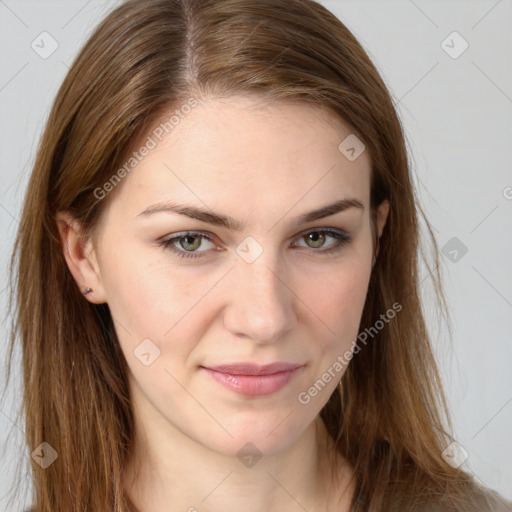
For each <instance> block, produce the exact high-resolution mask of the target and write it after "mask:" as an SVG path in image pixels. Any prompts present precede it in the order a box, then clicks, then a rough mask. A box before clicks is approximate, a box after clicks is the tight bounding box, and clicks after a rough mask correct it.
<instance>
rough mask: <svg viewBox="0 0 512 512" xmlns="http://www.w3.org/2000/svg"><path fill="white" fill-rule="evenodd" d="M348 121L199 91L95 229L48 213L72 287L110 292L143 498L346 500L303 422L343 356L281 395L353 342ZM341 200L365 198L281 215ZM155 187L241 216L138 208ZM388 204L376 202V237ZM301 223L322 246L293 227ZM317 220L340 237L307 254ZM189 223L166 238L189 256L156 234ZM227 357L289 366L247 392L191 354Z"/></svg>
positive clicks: (363, 188)
mask: <svg viewBox="0 0 512 512" xmlns="http://www.w3.org/2000/svg"><path fill="white" fill-rule="evenodd" d="M351 133H353V131H352V130H351V129H350V127H349V126H348V125H347V124H345V123H343V122H341V121H340V120H339V119H338V118H335V117H333V116H331V115H330V114H329V113H328V112H326V111H323V110H320V109H318V108H317V107H312V106H308V105H305V104H292V103H284V102H279V103H273V104H271V105H266V106H262V105H261V104H258V101H257V100H255V99H254V98H251V97H231V98H228V99H223V100H220V99H210V100H208V101H205V102H203V103H201V104H200V105H199V106H197V107H195V108H194V109H192V111H191V113H190V114H188V115H187V116H186V117H185V118H184V119H183V120H181V122H180V123H179V125H178V126H176V127H175V128H174V130H172V131H171V132H170V133H169V134H168V135H167V136H166V137H165V139H164V140H163V141H162V142H160V143H159V144H158V146H157V147H156V148H155V149H153V150H152V151H150V153H149V154H148V155H147V156H146V157H145V158H144V159H143V160H142V161H141V162H140V163H139V164H138V165H137V166H136V167H135V168H134V169H133V170H132V171H131V173H130V174H129V175H128V176H127V177H125V178H124V179H123V181H122V183H121V184H120V185H118V186H117V187H118V188H117V189H116V191H115V194H113V196H112V197H109V198H108V201H109V204H108V207H107V209H106V211H105V215H104V216H103V217H102V221H101V224H100V226H99V231H98V237H97V239H94V240H93V239H89V240H87V241H84V240H83V239H80V238H79V236H78V235H79V225H78V223H76V222H75V221H74V219H72V218H71V217H70V216H69V215H67V214H66V213H65V212H62V213H61V214H59V221H60V222H59V229H60V232H61V238H62V241H63V247H64V254H65V256H66V260H67V263H68V266H69V269H70V271H71V273H72V274H73V276H74V278H75V280H76V282H77V284H78V285H79V286H80V289H81V290H83V289H84V288H85V287H90V288H92V289H93V292H92V293H90V294H88V295H87V296H85V297H84V300H89V301H91V302H93V303H104V302H106V303H108V305H109V308H110V311H111V312H112V315H113V317H114V319H115V325H116V331H117V335H118V338H119V343H120V345H121V347H122V350H123V353H124V354H125V357H126V359H127V362H128V365H129V369H130V374H129V384H130V389H131V394H132V401H133V412H134V417H135V421H136V430H137V434H136V449H135V451H134V453H133V454H132V457H131V459H130V461H129V462H128V464H127V467H126V489H127V490H128V492H129V494H130V496H131V497H132V499H133V500H134V503H135V504H136V505H137V506H138V507H140V509H141V510H144V511H145V512H157V511H163V510H172V511H175V510H176V511H185V510H190V511H192V510H194V509H196V510H198V511H207V510H211V511H213V510H216V511H218V510H224V511H235V510H237V511H238V510H245V511H248V512H252V511H254V512H256V511H261V510H267V511H282V510H287V511H290V512H294V511H297V512H298V511H303V510H304V509H306V510H308V511H323V510H335V509H336V510H338V511H340V510H341V511H343V510H346V511H348V510H349V505H350V500H351V498H352V493H353V492H354V481H352V482H350V481H349V479H350V476H351V474H352V470H353V468H351V467H350V466H349V465H348V463H347V462H346V461H345V459H344V458H341V459H340V461H341V462H340V463H339V464H338V469H337V470H336V472H335V473H334V474H332V475H331V474H330V472H329V466H328V464H329V461H330V457H331V456H332V449H331V445H330V443H331V440H330V438H329V437H328V435H327V432H326V429H325V425H324V424H323V422H322V421H321V420H320V418H319V412H320V410H321V409H322V407H323V406H324V405H325V403H326V402H327V400H328V398H329V396H330V395H331V394H332V392H333V391H334V389H335V387H336V385H337V384H338V383H339V379H340V378H341V377H342V375H343V372H344V370H345V368H344V369H343V371H340V372H339V373H337V374H336V378H333V379H332V380H331V381H330V382H329V383H327V384H326V385H325V388H324V389H323V390H322V391H321V392H319V393H318V395H317V396H315V397H313V398H311V401H310V402H309V403H308V404H301V403H299V401H298V399H297V397H298V394H299V393H300V392H302V391H305V390H306V391H307V390H308V388H310V387H311V386H312V384H313V383H314V382H315V381H317V380H318V379H319V378H320V377H321V376H322V374H323V373H324V372H325V371H326V370H327V369H328V368H329V367H332V365H333V363H334V362H335V361H336V359H337V357H338V356H339V355H340V354H343V353H344V352H345V351H346V350H348V349H350V348H351V345H352V342H353V341H354V340H355V339H356V337H357V334H358V328H359V322H360V319H361V314H362V311H363V306H364V303H365V298H366V294H367V290H368V283H369V278H370V274H371V270H372V266H373V264H374V262H375V260H374V257H373V248H372V236H371V230H370V227H371V224H370V211H369V201H370V169H371V165H370V157H369V155H368V152H367V151H364V152H363V153H362V154H361V155H360V156H359V157H358V158H357V159H356V160H354V161H349V160H348V159H347V158H346V157H345V156H344V155H343V154H342V153H341V152H340V151H339V150H338V146H339V144H340V142H341V141H343V140H344V139H345V138H346V137H347V136H348V135H349V134H351ZM146 136H147V134H146V135H145V136H144V137H142V138H141V141H143V140H145V138H146ZM138 147H140V146H138ZM343 198H355V199H358V200H359V201H360V202H361V203H362V204H363V206H364V210H363V209H358V208H349V209H347V210H345V211H343V212H339V213H336V214H334V215H331V216H329V217H325V218H323V219H319V220H315V221H313V222H309V223H307V224H302V225H297V224H296V222H295V220H294V219H295V217H297V216H299V215H300V214H303V213H305V212H309V211H311V210H314V209H317V208H320V207H321V206H324V205H327V204H329V203H332V202H334V201H336V200H339V199H343ZM105 200H107V199H105ZM165 200H172V201H175V202H179V203H182V204H183V203H186V204H188V205H194V206H197V207H199V208H204V209H207V210H208V211H210V210H211V211H213V212H215V213H222V214H224V215H229V216H231V217H233V218H235V219H237V220H238V221H240V222H244V223H246V227H245V228H244V229H243V230H242V231H240V232H235V231H230V230H229V229H227V228H225V227H221V226H214V225H212V224H209V223H206V222H203V221H198V220H194V219H192V218H189V217H186V216H182V215H179V214H177V213H169V212H167V213H166V212H160V213H156V214H153V215H150V216H147V217H146V216H138V214H139V213H140V212H142V211H143V210H144V209H145V208H147V207H148V206H150V205H152V204H154V203H157V202H160V201H165ZM388 210H389V203H388V202H387V201H386V202H384V203H383V204H382V205H381V206H380V208H379V212H378V218H377V228H378V233H379V236H380V234H381V233H382V229H383V227H384V225H385V222H386V219H387V215H388ZM312 228H316V230H317V231H316V232H317V234H318V233H319V234H320V236H321V235H322V234H324V236H325V239H324V242H323V244H322V241H321V240H320V241H316V242H315V241H311V240H309V239H308V237H307V236H305V235H304V232H305V231H307V230H311V229H312ZM327 228H334V229H338V230H343V231H345V232H347V233H348V234H349V235H350V236H351V237H352V240H351V241H350V242H349V243H348V244H347V245H342V246H341V247H340V248H339V249H338V250H337V251H333V252H332V253H331V254H327V253H325V252H324V253H322V251H325V250H326V248H330V247H334V246H336V245H337V243H338V242H337V240H336V239H334V238H333V237H332V236H331V235H329V234H325V232H323V231H322V229H324V230H325V229H327ZM187 230H193V231H200V232H202V233H206V234H210V235H211V236H212V241H211V242H210V241H208V240H206V239H201V238H199V242H198V241H197V240H196V239H194V238H192V239H189V240H188V243H189V245H187V241H186V240H183V239H181V244H182V245H180V243H179V242H175V244H174V247H175V248H176V249H177V250H180V249H181V251H183V252H185V251H186V249H187V248H188V249H189V251H190V250H192V251H194V250H195V251H196V253H201V252H202V257H200V258H197V259H193V258H180V257H178V256H177V255H175V254H173V253H172V252H171V250H170V249H169V248H164V247H162V246H160V245H158V240H159V239H162V238H166V239H169V238H171V236H174V235H175V234H182V232H184V231H187ZM248 236H251V237H253V238H254V240H255V241H256V242H252V243H253V244H254V243H257V244H259V247H260V248H261V249H262V251H263V252H262V254H261V255H260V256H259V257H258V258H257V259H256V260H255V261H253V262H251V263H248V262H247V261H245V260H244V259H243V258H242V257H241V256H239V254H238V253H237V252H236V249H237V247H239V246H240V244H241V243H242V242H243V241H244V239H246V237H248ZM317 236H318V235H317ZM191 245H192V246H193V247H192V248H191ZM198 246H199V247H198ZM253 247H254V245H253ZM216 249H218V250H216ZM144 339H150V340H151V343H153V344H154V345H155V346H157V347H158V349H159V350H160V355H159V357H157V358H156V359H155V360H154V361H153V362H152V363H151V365H149V366H145V365H144V364H142V363H141V361H140V360H139V359H138V358H137V357H136V356H135V355H134V350H135V349H136V348H137V346H139V345H140V343H141V342H142V340H144ZM355 357H356V356H355ZM240 361H252V362H257V363H259V364H266V363H270V362H275V361H287V362H293V363H300V364H303V365H304V367H303V368H302V369H301V370H300V371H299V372H297V374H296V375H295V376H294V377H293V378H292V380H290V381H289V382H288V384H287V385H286V386H285V387H284V388H282V389H281V390H279V391H278V392H276V393H274V394H271V395H268V396H258V397H247V396H242V395H239V394H236V393H234V392H233V391H231V390H228V389H225V388H224V387H223V386H221V385H220V384H218V383H217V382H215V381H214V380H213V379H212V378H211V377H210V376H209V375H208V374H206V373H205V372H204V371H202V370H201V369H200V368H199V366H200V365H207V366H212V365H217V364H223V363H228V362H240ZM246 443H252V444H253V445H254V446H256V447H257V449H258V450H259V452H260V453H261V455H262V458H261V459H260V460H259V461H257V463H256V464H254V465H253V466H252V467H246V466H245V465H244V464H243V463H242V462H241V460H240V459H239V458H238V457H237V453H238V452H239V451H240V450H241V449H242V447H244V445H246ZM171 504H172V505H171Z"/></svg>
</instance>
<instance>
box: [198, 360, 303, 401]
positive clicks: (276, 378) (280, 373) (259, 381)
mask: <svg viewBox="0 0 512 512" xmlns="http://www.w3.org/2000/svg"><path fill="white" fill-rule="evenodd" d="M303 366H304V365H301V364H294V363H283V362H278V363H272V364H267V365H263V366H262V365H258V364H254V363H233V364H224V365H220V366H212V367H206V366H201V369H202V370H204V371H205V372H206V373H208V375H210V377H212V378H213V379H214V380H215V381H216V382H218V383H219V384H222V385H223V386H224V387H226V388H228V389H231V390H232V391H235V392H236V393H239V394H241V395H246V396H265V395H270V394H272V393H276V392H277V391H279V390H280V389H282V388H283V387H284V386H285V385H286V384H287V383H288V382H289V381H290V379H291V378H292V377H293V376H294V375H295V374H296V373H297V372H298V371H299V370H300V369H301V368H303Z"/></svg>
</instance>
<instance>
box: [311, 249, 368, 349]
mask: <svg viewBox="0 0 512 512" xmlns="http://www.w3.org/2000/svg"><path fill="white" fill-rule="evenodd" d="M334 269H335V270H334ZM370 272H371V266H370V264H369V263H367V262H366V260H365V259H363V258H359V259H358V258H356V257H354V258H353V259H351V260H350V262H349V261H347V262H346V264H345V265H343V264H340V265H337V266H336V267H333V268H331V269H330V271H329V273H328V275H326V276H324V278H323V279H322V281H320V280H319V281H318V282H322V283H323V284H322V285H321V286H320V285H318V286H310V285H308V286H309V288H308V290H309V291H308V293H307V295H304V296H305V297H307V301H306V303H307V305H308V306H309V307H310V308H311V310H312V311H313V312H314V313H315V315H316V318H317V320H316V323H317V324H318V328H317V333H318V335H317V339H320V340H323V344H322V347H323V351H324V353H325V354H330V355H331V356H332V354H333V353H334V352H337V353H340V352H344V351H345V350H346V349H348V348H349V347H350V345H351V343H352V341H354V340H355V339H356V337H357V334H358V329H359V325H360V321H361V316H362V312H363V308H364V304H365V301H366V295H367V292H368V284H369V278H370ZM318 277H320V276H318ZM309 282H310V280H308V283H309Z"/></svg>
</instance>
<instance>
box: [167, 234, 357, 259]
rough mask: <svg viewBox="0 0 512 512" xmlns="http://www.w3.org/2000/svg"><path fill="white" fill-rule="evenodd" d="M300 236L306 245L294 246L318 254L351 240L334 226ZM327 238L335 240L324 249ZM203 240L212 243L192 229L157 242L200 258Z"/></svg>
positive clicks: (175, 252) (184, 254)
mask: <svg viewBox="0 0 512 512" xmlns="http://www.w3.org/2000/svg"><path fill="white" fill-rule="evenodd" d="M300 237H301V238H302V239H304V240H305V241H306V242H307V244H308V245H306V246H303V245H295V247H307V248H310V249H312V250H313V252H317V253H319V254H328V253H329V254H330V253H334V252H336V251H338V250H340V249H341V248H342V247H343V246H344V245H347V244H349V243H350V242H351V241H352V237H351V236H350V235H348V234H347V233H345V232H343V231H339V230H335V229H334V228H328V229H327V228H326V229H318V228H316V229H312V230H310V231H308V232H307V233H303V234H301V235H300ZM328 238H333V239H334V240H335V242H334V243H330V244H328V245H327V249H324V248H322V247H324V244H325V242H326V240H327V239H328ZM203 240H207V241H208V242H210V243H211V244H212V245H214V244H213V242H212V238H211V237H210V236H209V235H207V234H205V233H198V232H193V231H188V232H185V233H181V234H178V235H176V236H173V237H172V238H168V239H167V240H161V241H160V242H159V244H160V245H161V246H163V247H164V249H168V250H170V251H171V252H173V253H174V254H176V255H177V256H179V257H180V258H202V257H203V254H201V253H204V252H207V251H208V248H206V249H203V250H198V249H199V248H200V247H201V246H202V245H203ZM309 244H311V245H309ZM320 249H321V250H320Z"/></svg>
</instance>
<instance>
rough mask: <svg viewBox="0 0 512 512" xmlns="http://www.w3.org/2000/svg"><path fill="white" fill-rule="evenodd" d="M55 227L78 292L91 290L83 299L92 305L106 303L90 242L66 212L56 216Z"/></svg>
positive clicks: (75, 221) (96, 261)
mask: <svg viewBox="0 0 512 512" xmlns="http://www.w3.org/2000/svg"><path fill="white" fill-rule="evenodd" d="M57 225H58V228H59V234H60V239H61V242H62V250H63V253H64V258H65V259H66V262H67V264H68V267H69V270H70V272H71V274H72V275H73V277H74V279H75V281H76V283H77V285H78V288H79V289H80V292H81V293H83V292H84V290H85V289H86V288H92V292H90V293H89V294H87V295H84V297H85V298H86V299H87V300H88V301H89V302H92V303H93V304H101V303H104V302H106V293H105V289H104V288H103V281H102V278H101V272H100V269H99V265H98V260H97V256H96V252H95V249H94V247H93V243H92V240H91V239H90V238H89V239H86V238H84V236H83V235H82V234H81V229H80V224H79V222H78V221H77V220H76V219H74V218H73V217H72V216H71V215H70V214H69V213H67V212H59V213H58V214H57Z"/></svg>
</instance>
